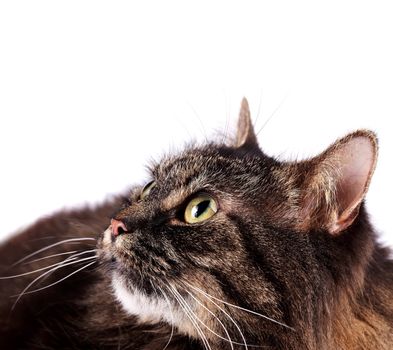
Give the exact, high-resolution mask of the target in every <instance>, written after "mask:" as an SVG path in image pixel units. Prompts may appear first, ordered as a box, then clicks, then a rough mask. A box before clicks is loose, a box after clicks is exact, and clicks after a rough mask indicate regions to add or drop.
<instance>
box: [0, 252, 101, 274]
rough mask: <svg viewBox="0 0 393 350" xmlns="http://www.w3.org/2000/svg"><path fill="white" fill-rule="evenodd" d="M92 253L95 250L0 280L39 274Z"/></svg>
mask: <svg viewBox="0 0 393 350" xmlns="http://www.w3.org/2000/svg"><path fill="white" fill-rule="evenodd" d="M93 251H96V249H92V250H87V251H84V252H81V253H78V254H74V255H72V256H70V257H68V258H67V259H64V260H63V261H60V262H57V263H56V264H52V265H49V266H45V267H41V268H40V269H37V270H34V271H29V272H24V273H20V274H18V275H12V276H1V277H0V280H7V279H12V278H17V277H22V276H27V275H31V274H33V273H36V272H40V271H45V270H48V269H50V268H52V267H54V266H57V265H61V264H63V263H64V262H67V261H71V260H75V259H76V257H77V256H79V255H82V254H87V253H90V252H93Z"/></svg>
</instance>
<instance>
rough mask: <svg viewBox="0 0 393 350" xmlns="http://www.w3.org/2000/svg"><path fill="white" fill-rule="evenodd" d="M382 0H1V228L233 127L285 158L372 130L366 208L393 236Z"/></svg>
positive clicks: (388, 67) (391, 99)
mask: <svg viewBox="0 0 393 350" xmlns="http://www.w3.org/2000/svg"><path fill="white" fill-rule="evenodd" d="M390 4H391V1H386V2H382V1H354V2H347V1H342V0H341V1H326V2H319V1H306V2H305V1H289V2H282V1H277V0H276V1H269V2H267V1H266V2H263V1H254V2H252V1H244V0H242V1H237V2H231V1H222V2H220V1H196V2H187V1H177V2H174V1H168V0H165V1H156V2H154V1H140V2H136V1H134V2H131V1H126V2H121V1H106V2H103V1H81V0H78V1H62V2H60V1H2V2H1V3H0V164H1V165H0V166H1V172H0V174H1V175H0V222H1V226H0V237H1V238H4V237H6V236H7V235H9V234H10V233H11V232H13V231H15V230H17V229H18V228H20V227H22V226H25V225H27V224H29V223H31V222H32V221H34V220H35V219H37V218H38V217H41V216H43V215H47V214H49V213H51V212H53V211H55V210H58V209H60V208H63V207H73V206H78V205H82V204H84V203H91V204H93V203H97V202H99V201H102V200H103V199H104V198H106V197H107V196H108V195H110V194H113V193H117V192H119V191H122V190H124V189H126V188H127V186H128V185H129V184H132V183H135V182H138V183H139V182H141V183H143V182H144V181H145V180H146V173H145V170H144V165H145V164H146V163H147V162H148V161H149V159H150V158H151V157H155V158H157V157H159V155H160V154H162V153H163V152H165V151H168V150H175V149H178V148H180V147H181V146H182V144H183V143H184V142H185V141H188V140H190V139H192V138H197V139H200V140H203V139H204V137H205V136H206V135H207V136H208V137H209V136H212V137H214V135H216V131H217V130H221V131H225V130H226V127H227V126H230V127H231V128H232V129H231V130H232V131H233V126H234V124H235V120H236V117H237V113H238V109H239V104H240V100H241V97H242V96H247V97H248V99H249V102H250V105H251V110H252V114H253V118H254V121H255V123H256V129H257V130H259V129H260V128H261V127H262V126H263V125H264V124H265V122H266V121H267V120H270V121H269V122H268V123H267V124H266V125H265V127H264V128H263V130H262V131H261V132H260V133H259V140H260V144H261V146H262V148H263V149H264V150H265V151H266V152H267V153H269V154H271V155H276V156H280V157H281V158H282V159H287V158H294V157H298V158H302V157H304V156H310V155H313V154H316V153H318V152H320V151H322V150H323V149H324V148H325V147H327V146H328V145H329V144H330V143H331V142H333V141H334V140H335V139H336V138H337V137H340V136H343V135H344V134H345V133H347V132H349V131H351V130H354V129H358V128H371V129H373V130H375V131H376V132H377V133H378V135H379V138H380V148H381V149H380V159H379V164H378V167H377V171H376V173H375V176H374V179H373V182H372V185H371V187H370V191H369V194H368V199H367V202H368V207H369V211H370V212H371V213H372V216H373V221H374V223H375V225H376V227H377V228H378V230H380V231H381V232H383V233H384V236H383V237H384V240H385V241H386V240H387V241H389V242H390V244H392V245H393V220H392V214H391V210H392V209H391V204H390V203H391V198H392V195H393V190H392V186H391V178H392V166H391V159H392V156H391V154H392V150H393V147H392V138H393V128H392V126H391V118H392V116H393V51H392V50H393V49H392V48H393V20H392V18H393V11H392V5H390Z"/></svg>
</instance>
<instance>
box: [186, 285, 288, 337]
mask: <svg viewBox="0 0 393 350" xmlns="http://www.w3.org/2000/svg"><path fill="white" fill-rule="evenodd" d="M185 283H186V284H187V285H188V286H189V287H191V288H193V289H194V290H196V291H197V292H199V293H202V294H205V295H206V296H208V297H210V298H212V299H214V300H217V301H219V302H221V303H223V304H226V305H228V306H231V307H234V308H236V309H239V310H243V311H245V312H248V313H250V314H253V315H256V316H260V317H262V318H264V319H266V320H268V321H271V322H274V323H276V324H279V325H280V326H283V327H285V328H288V329H291V330H293V331H294V330H295V329H294V328H292V327H290V326H288V325H286V324H285V323H282V322H279V321H276V320H275V319H273V318H270V317H268V316H266V315H263V314H260V313H259V312H256V311H252V310H249V309H245V308H244V307H241V306H238V305H235V304H231V303H229V302H227V301H224V300H221V299H218V298H216V297H214V296H213V295H210V294H208V293H207V292H205V291H203V290H202V289H199V288H197V287H194V286H192V285H191V284H189V283H187V282H185Z"/></svg>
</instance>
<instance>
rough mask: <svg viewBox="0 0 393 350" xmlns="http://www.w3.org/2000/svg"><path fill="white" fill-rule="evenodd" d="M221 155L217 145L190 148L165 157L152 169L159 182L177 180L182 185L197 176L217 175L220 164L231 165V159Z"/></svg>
mask: <svg viewBox="0 0 393 350" xmlns="http://www.w3.org/2000/svg"><path fill="white" fill-rule="evenodd" d="M220 153H221V152H220V151H219V147H218V146H216V145H209V146H205V147H191V146H190V147H187V148H186V149H184V150H183V151H182V152H179V153H177V154H174V155H166V156H164V157H163V158H162V159H161V160H160V161H159V162H158V163H156V164H155V165H154V166H153V167H152V173H153V176H154V177H155V178H156V179H157V180H160V179H161V180H169V179H177V180H178V181H179V182H182V183H184V182H188V181H189V180H190V178H194V177H196V176H199V177H203V176H207V175H210V176H211V175H215V174H217V172H219V168H218V166H219V165H220V164H221V165H222V164H223V163H226V164H227V165H228V166H229V165H230V159H229V158H226V157H224V156H223V155H222V154H220Z"/></svg>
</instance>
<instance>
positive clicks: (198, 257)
mask: <svg viewBox="0 0 393 350" xmlns="http://www.w3.org/2000/svg"><path fill="white" fill-rule="evenodd" d="M376 158H377V140H376V137H375V135H374V134H373V133H372V132H370V131H365V130H361V131H357V132H354V133H352V134H350V135H348V136H346V137H344V138H342V139H340V140H338V141H337V142H335V143H334V144H333V145H331V146H330V147H329V148H328V149H327V150H326V151H325V152H323V153H322V154H320V155H318V156H316V157H315V158H312V159H309V160H304V161H300V162H281V161H278V160H277V159H274V158H273V157H269V156H267V155H266V154H264V152H263V151H262V150H261V149H260V148H259V146H258V142H257V136H256V134H255V132H254V129H253V126H252V123H251V118H250V112H249V107H248V103H247V101H246V100H245V99H244V100H243V102H242V105H241V110H240V116H239V121H238V130H237V134H236V137H235V138H234V140H233V141H232V142H231V144H229V145H228V144H218V143H209V144H205V145H203V146H198V147H195V146H193V147H189V148H187V149H185V150H184V151H183V152H181V153H180V154H177V155H171V156H167V157H165V158H164V159H162V160H161V161H160V162H159V163H158V164H155V165H154V166H152V167H151V169H150V170H151V171H150V179H149V180H148V181H147V185H146V186H144V187H135V188H134V189H133V190H132V191H131V193H130V195H129V197H128V198H127V199H126V201H125V203H124V205H123V207H122V208H120V209H119V211H118V212H117V213H116V215H114V217H113V219H112V222H111V225H110V226H109V228H108V229H107V230H106V231H105V233H104V234H103V236H102V237H101V240H100V243H99V244H100V256H101V258H102V260H103V261H105V262H106V264H107V266H109V267H110V268H111V271H112V283H113V289H114V292H115V294H116V296H117V298H118V299H119V301H120V302H121V304H122V305H123V307H124V308H125V309H126V310H127V311H128V312H129V313H131V314H133V315H136V316H137V317H138V318H139V319H140V321H141V322H160V321H165V322H167V323H169V324H171V325H174V326H175V327H176V328H177V330H178V331H179V332H180V333H183V334H187V335H189V336H191V337H194V338H198V339H200V340H201V341H202V343H204V342H206V341H209V340H217V339H221V340H222V341H224V342H226V341H229V340H231V341H232V342H234V343H236V342H237V343H245V342H246V341H247V342H248V343H249V344H250V342H252V341H253V339H254V341H259V340H260V339H261V336H260V334H259V333H261V334H262V335H263V339H264V341H265V343H264V344H273V343H274V339H273V338H274V336H273V335H272V334H279V333H280V334H281V333H283V332H292V329H296V327H298V326H299V324H300V323H302V322H303V323H305V322H312V320H311V319H312V317H313V316H311V315H310V314H311V313H312V312H313V311H310V310H309V308H313V307H314V306H313V305H314V304H315V303H316V300H317V299H318V293H319V292H317V291H316V289H318V288H321V286H322V285H325V286H326V288H330V284H329V283H331V288H335V287H334V286H335V284H336V283H338V282H337V280H335V279H332V280H331V281H330V280H329V279H328V278H327V279H328V280H329V281H330V282H329V281H327V280H326V278H325V279H323V278H322V276H325V275H326V276H331V269H342V271H343V272H342V276H341V277H342V278H343V279H344V278H347V279H348V278H351V269H350V267H351V266H350V265H351V264H355V262H356V261H357V260H356V259H355V260H354V259H353V256H352V255H351V254H354V253H353V249H352V248H351V244H352V243H351V242H352V240H354V241H355V240H356V239H358V238H357V237H356V232H353V231H354V229H353V228H354V227H355V226H356V227H357V226H359V225H361V220H360V217H361V216H362V215H363V214H361V215H360V216H359V212H361V211H362V202H363V199H364V196H365V193H366V191H367V189H368V186H369V183H370V179H371V176H372V174H373V171H374V168H375V164H376ZM359 229H360V228H359ZM343 242H345V244H344V245H343ZM353 244H355V243H353ZM337 247H338V248H337ZM346 249H348V251H349V252H347V251H346ZM351 252H352V253H351ZM339 255H343V256H342V257H340V256H339ZM356 263H357V262H356ZM354 268H355V267H354ZM340 271H341V270H340ZM321 293H322V292H321ZM302 308H303V310H302ZM314 311H315V310H314ZM300 319H302V321H300ZM249 330H251V331H249ZM258 334H259V335H258ZM257 335H258V336H257ZM223 338H225V339H226V340H223ZM246 338H247V339H246ZM257 339H259V340H257Z"/></svg>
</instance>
